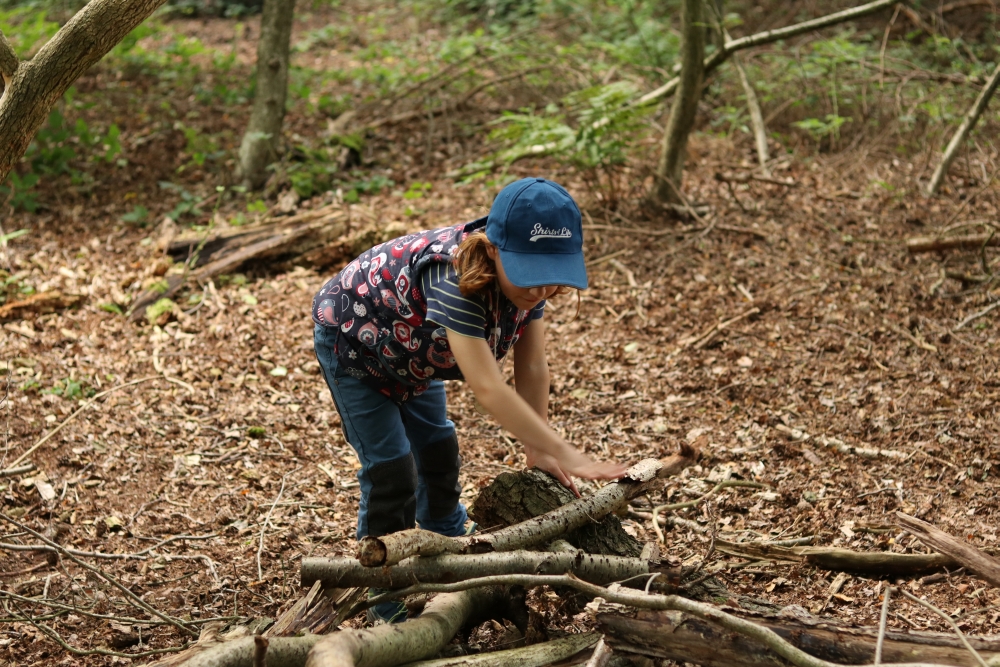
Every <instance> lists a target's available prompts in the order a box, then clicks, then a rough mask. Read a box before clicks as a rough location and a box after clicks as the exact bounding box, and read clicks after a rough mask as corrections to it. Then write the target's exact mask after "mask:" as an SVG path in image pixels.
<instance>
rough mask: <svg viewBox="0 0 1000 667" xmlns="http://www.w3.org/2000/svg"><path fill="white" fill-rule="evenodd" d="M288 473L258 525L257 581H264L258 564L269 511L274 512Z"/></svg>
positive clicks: (262, 549) (283, 489)
mask: <svg viewBox="0 0 1000 667" xmlns="http://www.w3.org/2000/svg"><path fill="white" fill-rule="evenodd" d="M290 474H291V473H285V474H284V475H283V476H282V478H281V487H280V488H279V489H278V495H277V496H276V497H275V499H274V502H273V503H271V508H270V509H269V510H267V516H265V517H264V524H263V525H262V526H261V527H260V543H259V544H258V545H257V581H264V570H263V568H261V566H260V555H261V553H263V551H264V533H265V532H267V524H268V523H270V521H271V513H272V512H274V507H275V505H277V504H278V501H280V500H281V494H282V493H284V492H285V477H288V475H290Z"/></svg>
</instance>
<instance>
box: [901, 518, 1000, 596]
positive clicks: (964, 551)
mask: <svg viewBox="0 0 1000 667" xmlns="http://www.w3.org/2000/svg"><path fill="white" fill-rule="evenodd" d="M896 518H897V519H898V520H899V526H900V528H903V529H905V530H908V531H910V532H911V533H913V535H915V536H916V538H917V539H918V540H920V541H921V542H923V543H924V544H926V545H927V546H929V547H930V548H931V549H934V550H935V551H937V552H939V553H942V554H945V555H946V556H950V557H951V558H954V559H955V560H956V561H958V562H959V563H961V564H962V565H963V566H965V569H967V570H969V571H970V572H975V573H976V574H977V575H979V576H980V577H982V578H983V579H985V580H986V581H987V582H989V583H990V584H992V585H994V586H996V587H997V588H1000V561H998V560H997V559H996V558H993V557H992V556H989V555H987V554H985V553H983V552H982V551H980V550H979V549H977V548H976V547H974V546H972V545H971V544H968V543H967V542H964V541H962V540H958V539H956V538H954V537H952V536H951V535H949V534H948V533H946V532H944V531H943V530H941V529H939V528H937V527H935V526H932V525H931V524H929V523H927V522H926V521H921V520H920V519H917V518H916V517H912V516H909V515H908V514H903V513H902V512H896Z"/></svg>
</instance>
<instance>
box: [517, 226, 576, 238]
mask: <svg viewBox="0 0 1000 667" xmlns="http://www.w3.org/2000/svg"><path fill="white" fill-rule="evenodd" d="M572 237H573V232H571V231H570V230H569V227H563V228H562V229H550V228H548V227H542V225H541V223H537V222H536V223H535V226H534V227H532V228H531V237H530V238H529V239H528V240H529V241H537V240H538V239H568V238H572Z"/></svg>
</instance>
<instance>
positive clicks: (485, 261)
mask: <svg viewBox="0 0 1000 667" xmlns="http://www.w3.org/2000/svg"><path fill="white" fill-rule="evenodd" d="M492 247H493V244H492V243H490V240H489V239H488V238H486V233H485V232H473V233H472V234H469V235H468V236H466V237H465V239H463V240H462V242H461V243H459V244H458V249H457V250H456V251H455V270H456V272H457V273H458V289H459V290H461V292H462V294H464V295H466V296H470V295H472V294H476V293H478V292H481V291H482V290H484V289H485V288H487V287H489V286H490V285H492V284H493V283H494V281H495V280H496V279H497V265H496V263H495V262H494V261H493V260H492V259H491V258H490V255H489V251H488V248H492ZM570 289H572V288H570V287H566V286H565V285H562V286H560V287H559V289H557V290H556V293H555V294H554V295H553V296H559V295H562V294H568V293H569V291H570ZM575 291H576V316H578V315H579V314H580V301H581V300H580V290H575ZM576 316H574V317H576Z"/></svg>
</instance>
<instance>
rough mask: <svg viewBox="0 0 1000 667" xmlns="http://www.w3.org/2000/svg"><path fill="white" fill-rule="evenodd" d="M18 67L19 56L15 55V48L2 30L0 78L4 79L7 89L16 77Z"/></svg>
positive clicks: (0, 36) (0, 39) (0, 32)
mask: <svg viewBox="0 0 1000 667" xmlns="http://www.w3.org/2000/svg"><path fill="white" fill-rule="evenodd" d="M18 65H20V62H18V60H17V54H16V53H14V47H12V46H11V45H10V42H8V41H7V37H6V36H5V35H4V34H3V30H0V77H2V78H3V85H4V87H5V88H6V87H7V86H9V85H10V80H11V78H12V77H13V76H14V72H16V71H17V66H18Z"/></svg>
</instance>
